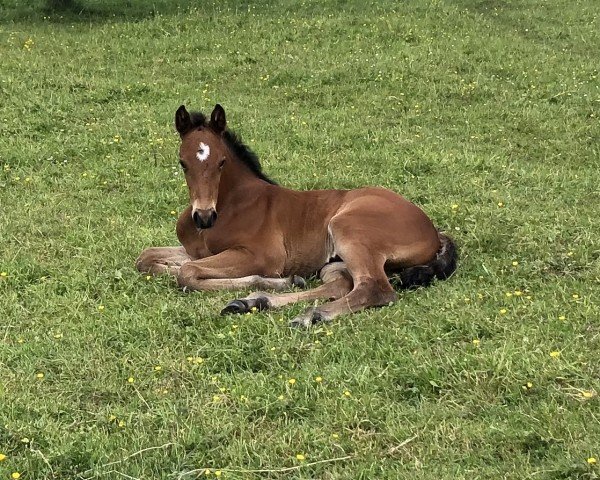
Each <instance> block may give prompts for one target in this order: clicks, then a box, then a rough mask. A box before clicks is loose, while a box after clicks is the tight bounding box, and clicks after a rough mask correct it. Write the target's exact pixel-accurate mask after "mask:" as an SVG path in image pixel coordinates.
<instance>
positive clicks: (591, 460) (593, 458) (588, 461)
mask: <svg viewBox="0 0 600 480" xmlns="http://www.w3.org/2000/svg"><path fill="white" fill-rule="evenodd" d="M597 462H598V461H597V460H596V458H595V457H590V458H588V459H587V463H589V464H590V465H596V463H597Z"/></svg>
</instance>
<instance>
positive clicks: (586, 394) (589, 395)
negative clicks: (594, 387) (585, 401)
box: [581, 390, 594, 398]
mask: <svg viewBox="0 0 600 480" xmlns="http://www.w3.org/2000/svg"><path fill="white" fill-rule="evenodd" d="M581 396H582V397H583V398H592V397H593V396H594V392H590V391H589V390H584V391H583V392H581Z"/></svg>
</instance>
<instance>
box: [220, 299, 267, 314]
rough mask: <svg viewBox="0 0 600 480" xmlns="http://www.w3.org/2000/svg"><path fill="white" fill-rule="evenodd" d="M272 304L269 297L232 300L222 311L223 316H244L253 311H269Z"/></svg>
mask: <svg viewBox="0 0 600 480" xmlns="http://www.w3.org/2000/svg"><path fill="white" fill-rule="evenodd" d="M270 306H271V304H270V303H269V299H268V298H267V297H256V298H240V299H237V300H232V301H231V302H229V303H228V304H227V305H225V308H224V309H223V310H221V315H228V314H242V313H250V312H253V311H261V310H267V309H268V308H270Z"/></svg>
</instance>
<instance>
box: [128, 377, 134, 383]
mask: <svg viewBox="0 0 600 480" xmlns="http://www.w3.org/2000/svg"><path fill="white" fill-rule="evenodd" d="M133 382H135V379H134V378H133V377H129V378H128V379H127V383H133Z"/></svg>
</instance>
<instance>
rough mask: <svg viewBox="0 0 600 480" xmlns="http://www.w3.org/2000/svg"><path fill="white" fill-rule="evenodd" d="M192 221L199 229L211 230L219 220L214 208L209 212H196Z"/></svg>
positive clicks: (208, 210) (198, 210)
mask: <svg viewBox="0 0 600 480" xmlns="http://www.w3.org/2000/svg"><path fill="white" fill-rule="evenodd" d="M192 219H193V220H194V223H195V224H196V227H198V228H210V227H212V226H213V225H214V224H215V221H216V220H217V211H216V210H215V209H214V208H209V209H207V210H200V209H197V210H194V212H193V213H192Z"/></svg>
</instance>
